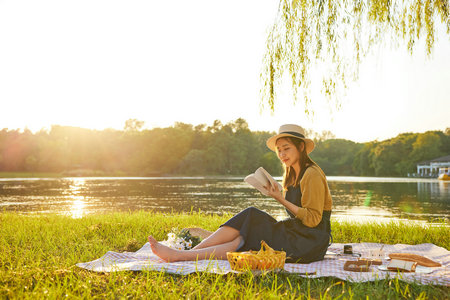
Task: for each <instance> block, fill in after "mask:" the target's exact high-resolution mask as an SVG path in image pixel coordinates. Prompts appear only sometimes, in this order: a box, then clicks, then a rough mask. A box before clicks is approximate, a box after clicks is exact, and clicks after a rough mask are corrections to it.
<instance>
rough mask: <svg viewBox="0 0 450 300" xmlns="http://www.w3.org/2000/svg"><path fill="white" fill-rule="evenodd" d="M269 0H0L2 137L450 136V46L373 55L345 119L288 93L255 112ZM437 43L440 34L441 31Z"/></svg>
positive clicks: (380, 50) (447, 41) (319, 102)
mask: <svg viewBox="0 0 450 300" xmlns="http://www.w3.org/2000/svg"><path fill="white" fill-rule="evenodd" d="M277 7H278V1H276V0H248V1H242V0H240V1H236V0H230V1H211V0H198V1H195V0H194V1H179V0H173V1H139V0H135V1H118V0H116V1H114V0H108V1H106V0H89V1H85V0H77V1H61V0H55V1H48V0H41V1H36V0H34V1H25V0H0V128H9V129H18V128H22V129H23V128H28V129H30V130H32V131H33V132H35V131H38V130H40V129H42V128H44V129H49V128H50V127H51V125H54V124H57V125H66V126H76V127H83V128H92V129H99V130H102V129H105V128H115V129H123V127H124V124H125V121H126V120H127V119H131V118H134V119H138V120H141V121H144V122H145V123H144V128H149V129H151V128H154V127H168V126H172V125H173V124H174V123H175V122H184V123H189V124H193V125H198V124H207V125H211V124H212V123H213V121H214V120H220V121H221V122H222V123H228V122H230V121H234V120H236V119H237V118H244V119H245V120H247V122H248V123H249V127H250V129H251V130H268V131H277V130H278V128H279V126H280V125H282V124H285V123H295V124H299V125H301V126H303V127H304V128H306V129H311V130H313V131H316V132H321V131H324V130H327V131H331V132H332V133H333V134H334V135H335V136H336V137H337V138H344V139H349V140H352V141H355V142H367V141H373V140H384V139H388V138H391V137H395V136H397V135H398V134H400V133H404V132H425V131H428V130H445V129H446V128H447V127H450V38H449V37H448V36H445V35H444V34H438V35H437V41H436V42H435V48H434V50H433V53H432V56H431V57H430V58H427V56H426V55H425V51H424V47H423V43H422V44H420V43H419V45H418V47H417V48H416V51H415V52H414V54H413V55H412V56H411V55H409V54H408V52H407V51H406V50H405V49H398V50H392V49H390V48H389V47H388V46H379V47H377V48H375V49H374V51H373V54H371V55H370V56H368V57H367V59H366V60H365V61H364V62H363V64H362V65H361V72H360V78H359V80H358V81H357V82H354V83H352V84H351V85H350V88H349V90H348V91H347V94H346V96H345V98H344V99H343V103H342V104H343V105H342V108H341V109H340V110H339V111H336V110H330V106H329V105H328V104H327V101H326V100H325V99H324V98H323V96H322V95H321V94H320V93H316V92H313V93H312V99H313V107H312V108H313V110H314V112H315V114H314V116H313V117H311V116H308V115H305V113H304V107H303V106H302V103H301V101H299V102H298V103H297V104H296V105H294V104H293V101H292V96H291V95H290V93H289V87H288V86H287V85H286V87H285V88H284V89H283V90H282V91H281V95H280V98H279V100H278V101H277V107H276V110H275V112H274V113H271V112H270V111H269V110H268V109H266V110H263V111H262V112H261V111H260V94H259V90H260V87H261V83H260V79H259V76H260V71H261V69H262V58H263V54H264V49H265V39H266V36H267V31H268V29H269V27H270V26H271V25H272V24H273V22H274V20H275V17H276V13H277ZM441 33H443V31H441Z"/></svg>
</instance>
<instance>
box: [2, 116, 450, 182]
mask: <svg viewBox="0 0 450 300" xmlns="http://www.w3.org/2000/svg"><path fill="white" fill-rule="evenodd" d="M139 124H140V123H139V122H138V121H136V120H134V122H128V123H127V125H126V126H125V128H124V130H113V129H105V130H92V129H85V128H78V127H70V126H59V125H54V126H52V127H51V129H48V130H44V129H43V130H41V131H39V132H36V133H32V132H31V131H29V130H23V131H21V130H8V129H3V130H0V177H8V172H31V173H36V172H40V173H42V172H52V173H57V174H61V175H62V176H65V177H68V176H173V175H187V176H197V175H200V176H203V175H236V176H242V175H244V174H250V173H253V172H254V171H255V170H256V169H257V168H258V167H261V166H262V167H264V168H265V169H266V170H267V171H268V172H269V173H270V174H272V175H275V176H279V175H282V173H283V169H282V167H281V164H280V161H279V160H278V158H277V156H276V154H275V153H274V152H272V151H270V150H269V149H268V148H267V146H266V140H267V139H268V138H269V137H270V136H272V135H273V134H274V133H273V132H267V131H251V130H250V129H249V127H248V124H247V122H246V121H245V120H244V119H242V118H239V119H237V120H235V121H233V122H229V123H227V124H222V123H221V122H220V121H218V120H216V121H214V123H213V124H212V125H211V126H207V125H205V124H201V125H196V126H194V125H191V124H185V123H180V122H177V123H175V125H174V126H171V127H167V128H153V129H141V127H140V125H139ZM306 135H307V136H308V137H310V138H312V139H314V142H315V144H316V147H315V149H314V151H313V152H311V154H310V156H311V158H312V159H313V160H314V161H315V162H317V164H318V165H319V166H320V167H321V168H322V169H323V170H324V172H325V174H327V175H328V176H377V177H389V176H393V177H406V176H408V174H413V173H415V172H417V164H418V163H419V162H423V161H427V160H432V159H436V158H439V157H442V156H446V155H450V128H447V129H446V130H445V132H444V131H438V130H437V131H427V132H424V133H402V134H399V135H398V136H397V137H394V138H391V139H388V140H384V141H371V142H366V143H357V142H353V141H349V140H345V139H337V138H335V137H334V136H333V134H332V133H331V132H328V131H324V132H322V133H316V132H314V131H312V130H306ZM2 172H5V173H4V175H3V174H2ZM436 177H437V174H436Z"/></svg>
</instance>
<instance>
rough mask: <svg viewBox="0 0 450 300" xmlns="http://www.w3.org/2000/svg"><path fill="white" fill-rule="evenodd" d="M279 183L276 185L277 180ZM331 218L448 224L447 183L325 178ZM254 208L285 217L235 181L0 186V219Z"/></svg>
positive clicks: (2, 182)
mask: <svg viewBox="0 0 450 300" xmlns="http://www.w3.org/2000/svg"><path fill="white" fill-rule="evenodd" d="M277 179H279V180H281V178H277ZM328 183H329V186H330V190H331V193H332V197H333V213H332V217H333V218H338V219H349V220H360V221H363V222H367V221H372V220H376V221H386V220H392V219H413V220H421V221H427V222H439V221H440V220H442V219H443V220H445V221H446V222H447V223H448V222H449V214H450V182H444V181H439V180H433V179H412V178H376V177H375V178H374V177H341V176H329V177H328ZM249 206H254V207H257V208H260V209H262V210H265V211H267V212H268V213H270V214H271V215H272V216H274V217H275V218H277V219H278V220H280V219H283V218H285V217H287V214H286V212H285V211H284V208H283V207H282V206H281V205H280V204H279V203H278V202H277V201H276V200H274V199H271V198H267V197H264V196H263V195H262V194H260V193H259V192H258V191H257V190H255V189H253V188H252V187H251V186H249V185H248V184H247V183H245V182H243V178H242V177H165V178H161V177H155V178H136V177H133V178H117V177H112V178H111V177H105V178H92V177H89V178H88V177H87V178H80V177H76V178H56V179H54V178H1V179H0V211H16V212H19V213H26V214H28V213H58V214H68V215H70V216H72V217H74V218H79V217H82V216H85V215H88V214H101V213H106V212H115V211H136V210H146V211H148V210H153V211H155V212H172V211H173V212H190V211H191V210H193V211H199V210H201V211H202V212H205V213H215V214H223V213H225V212H226V213H233V214H234V213H237V212H239V211H241V210H242V209H245V208H246V207H249Z"/></svg>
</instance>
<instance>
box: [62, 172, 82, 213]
mask: <svg viewBox="0 0 450 300" xmlns="http://www.w3.org/2000/svg"><path fill="white" fill-rule="evenodd" d="M85 184H86V180H85V179H84V178H74V179H73V182H72V184H71V185H70V186H69V189H68V190H66V191H65V193H67V194H68V197H67V198H68V199H69V201H70V202H72V206H71V207H70V209H69V210H70V214H71V215H72V218H74V219H79V218H82V217H83V215H84V209H85V206H86V203H85V201H84V197H83V196H79V194H80V193H81V191H82V189H83V188H84V186H85Z"/></svg>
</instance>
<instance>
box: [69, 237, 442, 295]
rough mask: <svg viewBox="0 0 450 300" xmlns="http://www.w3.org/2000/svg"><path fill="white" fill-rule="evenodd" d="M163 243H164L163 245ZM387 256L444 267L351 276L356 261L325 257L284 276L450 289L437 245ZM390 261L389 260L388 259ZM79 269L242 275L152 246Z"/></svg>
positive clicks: (288, 268)
mask: <svg viewBox="0 0 450 300" xmlns="http://www.w3.org/2000/svg"><path fill="white" fill-rule="evenodd" d="M162 243H164V242H162ZM346 245H352V247H353V251H354V252H355V253H367V252H368V251H369V250H378V249H380V248H381V246H383V244H378V243H358V244H356V243H355V244H346ZM343 246H344V244H339V243H333V244H332V245H331V246H330V247H329V249H328V250H329V251H330V252H334V253H337V254H339V253H342V249H343ZM383 250H384V251H385V253H387V254H388V253H394V252H404V253H415V254H418V255H422V256H425V257H428V258H430V259H432V260H434V261H436V262H439V263H441V264H442V267H437V268H430V269H428V270H427V272H429V273H419V272H416V273H398V272H391V271H383V270H380V268H378V266H374V265H372V266H371V267H370V268H371V270H370V271H369V272H349V271H344V269H343V266H344V263H345V261H347V260H356V258H354V257H348V256H336V255H333V256H332V257H328V256H326V258H325V259H324V260H322V261H318V262H313V263H309V264H294V263H286V264H285V266H284V270H283V272H289V273H297V274H299V276H307V277H309V278H317V277H325V276H326V277H329V276H332V277H337V278H340V279H343V280H348V281H353V282H363V281H374V280H380V279H385V278H395V277H398V278H399V279H401V280H403V281H407V282H415V283H418V284H433V285H444V286H449V285H450V251H448V250H446V249H444V248H442V247H438V246H436V245H434V244H419V245H405V244H395V245H384V246H383ZM387 258H388V257H387ZM387 264H388V260H387V259H386V258H385V259H383V265H387ZM77 266H78V267H80V268H84V269H87V270H91V271H95V272H115V271H126V270H129V271H142V270H149V271H150V270H151V271H163V272H168V273H174V274H181V275H186V274H189V273H193V272H209V273H217V274H227V273H230V272H232V273H239V272H237V271H234V270H232V269H231V267H230V264H229V263H228V261H227V260H198V261H182V262H172V263H166V262H164V261H163V260H162V259H160V258H159V257H158V256H156V255H155V254H154V253H153V252H152V250H151V248H150V244H149V243H146V244H144V246H143V247H142V248H141V249H139V250H138V251H136V252H123V253H118V252H112V251H109V252H107V253H106V254H105V255H104V256H102V257H100V258H99V259H96V260H93V261H91V262H86V263H79V264H77Z"/></svg>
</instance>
